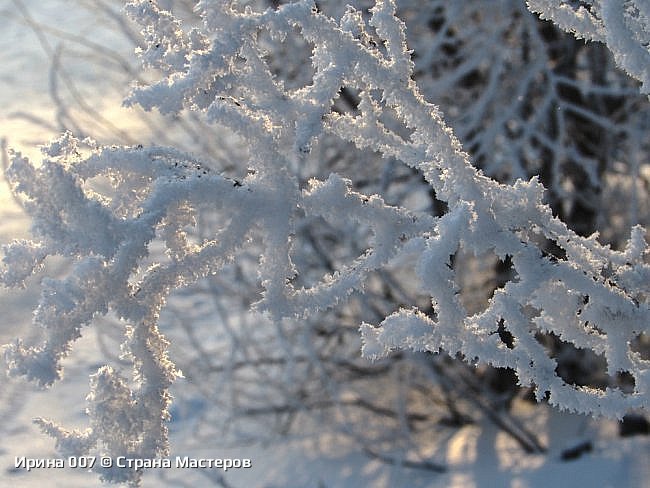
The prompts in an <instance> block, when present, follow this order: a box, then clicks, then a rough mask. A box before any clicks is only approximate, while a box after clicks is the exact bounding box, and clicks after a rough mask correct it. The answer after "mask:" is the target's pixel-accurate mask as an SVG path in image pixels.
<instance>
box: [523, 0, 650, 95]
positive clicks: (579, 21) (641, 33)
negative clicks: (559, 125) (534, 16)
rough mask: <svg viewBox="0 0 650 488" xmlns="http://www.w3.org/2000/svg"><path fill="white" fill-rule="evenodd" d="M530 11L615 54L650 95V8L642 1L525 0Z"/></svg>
mask: <svg viewBox="0 0 650 488" xmlns="http://www.w3.org/2000/svg"><path fill="white" fill-rule="evenodd" d="M527 3H528V7H529V8H530V10H531V11H533V12H537V13H538V14H540V16H541V17H542V18H543V19H548V20H552V21H553V22H554V23H555V24H557V25H558V26H559V27H561V28H562V29H564V30H566V31H567V32H571V33H572V34H574V35H575V36H576V37H577V38H579V39H587V40H590V41H599V42H602V43H604V44H606V45H607V47H608V48H609V49H610V50H611V51H612V53H613V54H614V59H615V60H616V63H617V64H618V65H619V66H620V67H621V68H623V69H624V70H625V71H626V72H627V73H628V74H629V75H631V76H633V77H634V78H636V79H637V80H639V81H640V82H641V91H642V92H643V93H645V94H646V95H647V94H649V93H650V5H649V4H648V2H646V1H645V0H627V1H624V2H623V1H620V0H601V1H586V2H579V3H580V4H582V5H580V6H578V7H577V8H574V6H573V5H572V4H575V3H576V2H567V1H564V0H528V2H527Z"/></svg>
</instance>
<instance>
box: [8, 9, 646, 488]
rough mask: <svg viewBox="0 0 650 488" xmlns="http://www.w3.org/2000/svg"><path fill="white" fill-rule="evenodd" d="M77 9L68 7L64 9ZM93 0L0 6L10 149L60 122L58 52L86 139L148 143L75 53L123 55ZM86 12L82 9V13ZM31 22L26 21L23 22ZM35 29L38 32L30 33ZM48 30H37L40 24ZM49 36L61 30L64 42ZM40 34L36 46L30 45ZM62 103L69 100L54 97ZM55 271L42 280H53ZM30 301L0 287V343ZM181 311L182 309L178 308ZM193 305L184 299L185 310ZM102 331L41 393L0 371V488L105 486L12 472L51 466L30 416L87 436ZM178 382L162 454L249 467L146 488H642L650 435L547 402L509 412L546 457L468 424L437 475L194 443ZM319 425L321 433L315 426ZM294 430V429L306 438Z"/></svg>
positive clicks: (24, 333)
mask: <svg viewBox="0 0 650 488" xmlns="http://www.w3.org/2000/svg"><path fill="white" fill-rule="evenodd" d="M73 3H74V4H79V5H81V6H82V7H81V8H72V7H71V5H72V4H73ZM92 4H93V2H91V1H79V2H68V1H63V0H61V1H57V0H21V1H20V2H18V1H17V2H14V1H11V0H1V1H0V32H1V34H0V61H1V62H0V87H1V90H0V107H2V108H1V109H0V137H2V138H4V139H5V140H6V144H7V146H8V147H10V148H13V149H14V150H16V151H21V152H22V153H24V154H26V155H28V156H29V157H30V158H38V155H39V152H38V148H37V146H38V145H40V144H43V143H45V142H47V140H48V139H49V138H51V137H52V136H55V135H56V134H57V132H58V127H59V123H58V121H57V119H59V120H63V119H65V114H61V112H60V109H61V107H57V106H56V104H55V103H54V102H53V96H56V93H57V90H58V89H61V90H63V88H61V87H58V88H57V87H53V85H52V83H53V81H52V69H53V67H52V66H53V63H57V62H58V61H57V60H58V59H60V58H59V56H60V57H61V59H65V60H67V61H66V62H65V63H64V66H65V70H66V73H67V75H66V76H69V77H70V78H71V79H73V80H75V83H76V86H77V88H78V90H79V92H80V95H81V96H83V98H84V99H85V100H86V101H87V103H89V104H91V105H92V107H93V108H94V109H95V110H96V111H97V112H98V114H100V115H101V117H104V118H105V119H106V121H107V123H106V124H103V127H99V126H98V127H97V128H96V130H95V134H99V137H101V138H102V139H103V142H107V143H110V142H111V138H112V137H116V136H115V131H114V129H113V128H111V127H109V125H112V126H114V127H117V128H119V130H122V131H125V132H126V133H127V134H128V135H129V136H130V137H132V138H133V139H135V140H142V141H143V142H144V143H147V142H148V141H149V140H150V138H151V137H152V136H151V135H150V133H149V132H148V131H149V129H148V128H147V127H146V126H144V125H143V123H142V121H141V119H140V118H139V116H137V117H136V116H134V115H133V114H132V112H129V111H128V110H126V109H121V108H119V100H120V98H121V97H122V96H124V95H125V94H126V89H127V88H126V84H125V82H126V79H127V77H126V75H125V74H124V73H121V72H119V70H116V69H115V67H114V66H110V65H108V64H104V65H101V64H99V63H98V62H97V60H96V59H90V58H86V57H84V56H83V55H79V56H78V57H77V56H76V55H75V54H74V53H75V52H77V51H79V52H81V53H82V54H83V52H85V51H83V49H79V47H78V46H76V45H75V42H76V41H75V39H78V38H77V37H75V36H80V37H79V38H81V37H83V38H91V39H92V40H93V41H94V42H97V43H98V44H101V45H104V46H107V47H110V49H112V50H115V52H117V53H119V54H120V55H122V56H126V57H128V56H129V51H130V50H131V47H130V44H129V43H128V42H126V41H125V40H124V38H123V37H122V36H121V35H116V34H115V30H116V29H117V28H118V27H119V25H118V24H115V23H114V22H113V21H111V20H104V21H101V22H99V23H97V22H98V21H97V15H99V14H96V13H95V11H94V10H93V5H92ZM84 6H85V7H84ZM30 23H31V25H30ZM39 26H40V27H39ZM47 27H49V28H51V29H53V30H51V31H49V32H47V31H45V30H44V28H47ZM55 31H62V32H63V33H67V35H68V37H67V38H64V37H62V35H61V33H59V35H57V32H55ZM39 36H41V37H39ZM63 96H67V97H69V96H70V95H69V94H67V95H63ZM28 227H29V221H28V220H27V218H26V217H25V215H24V214H23V213H22V211H21V209H20V208H19V207H18V206H17V205H16V203H15V202H14V200H13V199H12V197H11V195H10V192H9V191H8V186H7V185H6V184H5V183H4V181H3V182H2V183H1V186H0V241H1V242H2V243H3V244H4V243H8V242H10V241H11V240H12V239H16V238H26V237H28ZM57 266H64V264H59V263H52V265H51V266H50V267H49V271H50V272H52V273H54V274H56V272H57ZM37 293H38V291H37V287H36V283H32V286H30V287H28V288H27V289H26V290H24V291H6V290H3V291H2V292H0V310H1V311H2V321H1V323H0V342H1V343H3V344H4V343H6V342H10V341H12V340H14V339H15V338H16V337H22V338H30V337H31V338H35V337H36V334H37V333H38V331H35V330H32V327H31V324H30V317H31V311H32V310H33V308H34V306H35V303H36V299H37V296H36V294H37ZM177 303H180V304H181V305H180V307H182V304H183V302H182V300H181V301H179V302H177ZM188 304H189V302H188ZM97 331H98V328H96V327H94V328H92V329H90V328H89V329H87V330H86V332H85V334H84V336H83V338H82V339H81V340H79V341H78V342H77V343H76V344H75V346H74V352H73V354H71V356H70V358H68V359H67V360H66V361H65V367H66V376H65V378H64V380H63V381H61V382H60V383H58V384H55V385H54V386H53V387H52V388H51V389H49V390H47V391H40V390H38V389H37V388H35V387H33V386H31V385H29V384H27V383H25V382H23V381H21V380H19V379H18V380H16V379H9V378H7V377H5V375H0V419H1V420H2V421H1V422H0V439H1V441H0V486H15V487H44V486H47V487H66V488H71V487H90V486H102V483H100V481H99V480H98V479H97V476H96V475H94V474H92V473H86V472H84V470H83V469H71V468H63V469H60V468H59V469H57V468H50V469H47V468H36V469H33V470H30V471H29V472H28V471H27V470H26V469H22V468H20V467H16V466H15V460H16V458H20V457H26V458H38V459H55V458H57V457H58V455H57V453H56V451H55V446H54V441H53V440H52V439H51V438H49V437H48V436H46V435H44V434H43V433H41V432H40V430H39V429H38V428H37V427H36V426H35V425H34V424H33V423H32V419H33V418H35V417H41V416H42V417H46V418H51V419H55V420H57V421H60V422H61V423H62V424H63V425H66V426H75V427H77V428H81V429H83V428H85V426H86V421H87V419H86V416H85V413H84V410H85V400H84V398H85V395H86V394H87V391H88V375H89V374H92V373H94V372H95V371H96V370H97V368H98V367H100V366H101V365H102V364H104V363H105V362H106V360H107V359H106V348H105V347H104V346H105V342H106V341H107V340H110V337H109V338H108V339H107V335H106V334H104V335H102V336H100V335H98V333H97ZM184 381H187V380H182V379H181V380H179V382H178V385H177V387H176V388H178V389H177V390H175V391H173V394H175V395H178V396H179V397H181V398H184V402H181V405H180V406H179V407H177V410H174V409H172V413H173V415H175V416H174V418H173V420H172V422H171V425H170V432H171V445H172V450H171V458H172V459H175V458H176V456H180V457H183V456H189V457H195V458H247V459H251V462H252V467H251V468H249V469H231V470H228V471H227V472H225V473H224V472H223V471H220V470H218V469H215V470H206V469H203V470H202V469H184V468H169V469H164V468H162V469H153V470H151V471H150V472H148V473H147V474H146V475H145V477H144V481H143V486H147V487H154V486H170V487H181V486H228V487H242V488H243V487H251V488H253V487H259V488H262V487H267V488H271V487H286V488H291V487H295V488H298V487H313V488H321V487H323V488H325V487H327V488H330V487H341V488H352V487H362V486H372V487H378V488H380V487H385V488H389V487H441V488H442V487H456V488H471V487H485V488H488V487H490V488H491V487H497V486H499V487H501V486H503V487H506V486H507V487H511V488H541V487H547V486H548V487H574V486H589V487H612V488H614V487H615V488H626V487H629V488H634V487H638V488H642V487H650V437H648V436H635V437H630V438H621V437H620V436H619V435H618V433H617V424H616V423H615V422H612V421H600V420H593V419H591V418H589V417H585V416H579V415H571V414H566V413H560V412H557V411H555V410H553V409H550V408H548V407H546V406H539V407H536V408H533V407H531V406H530V405H529V404H524V403H523V402H522V405H521V406H518V407H515V413H516V417H517V418H519V419H520V420H521V421H522V422H523V421H525V422H526V423H527V425H529V426H530V425H534V426H535V429H538V430H537V433H538V434H539V436H540V439H541V440H542V442H543V443H544V444H545V445H546V446H548V451H547V453H545V454H525V453H523V452H522V451H521V449H519V448H518V447H517V445H516V444H513V442H512V441H511V439H510V438H509V437H508V436H507V435H505V434H504V433H503V431H499V430H497V429H496V428H495V427H494V426H493V425H492V424H487V423H486V425H468V426H465V427H462V428H458V429H455V430H454V431H449V433H447V434H445V435H444V436H441V441H440V442H438V443H437V444H434V445H433V446H432V452H431V454H432V457H434V458H435V459H439V460H440V461H441V462H444V463H445V464H446V465H447V466H448V470H447V472H445V473H435V472H431V471H426V470H420V469H413V468H409V467H407V466H399V465H398V466H390V465H388V464H386V463H384V462H382V461H381V460H378V459H374V458H372V457H369V456H368V455H367V454H365V453H364V452H360V451H359V450H358V448H357V447H356V446H355V445H353V444H352V443H349V442H348V441H347V440H345V439H344V438H342V437H338V436H335V435H331V434H328V433H326V432H325V433H323V432H322V431H319V429H318V428H316V427H318V426H314V425H306V426H305V427H304V430H300V429H299V430H298V432H296V431H295V429H294V431H292V432H291V433H289V434H288V435H286V436H284V437H282V436H275V437H273V438H272V439H270V440H267V441H266V442H264V443H255V442H251V443H250V444H248V445H243V446H228V445H224V444H223V443H222V442H220V439H219V438H218V437H214V438H211V439H205V438H204V437H201V438H200V441H194V438H195V435H196V431H195V429H196V425H195V424H194V423H193V422H192V414H193V408H196V409H197V410H202V409H210V406H209V405H204V404H201V402H200V401H199V400H197V401H196V402H195V403H194V404H193V403H192V398H191V397H190V398H188V396H187V395H189V394H187V393H183V391H184V390H183V388H184V385H183V383H184ZM325 430H326V429H323V431H325ZM303 432H304V433H303ZM584 442H589V443H590V444H589V445H590V446H591V447H590V449H589V450H588V452H584V453H583V454H581V455H579V456H578V457H577V458H576V459H572V460H564V459H562V453H563V452H564V453H566V450H567V449H571V448H573V447H576V446H579V445H580V444H581V443H584Z"/></svg>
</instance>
